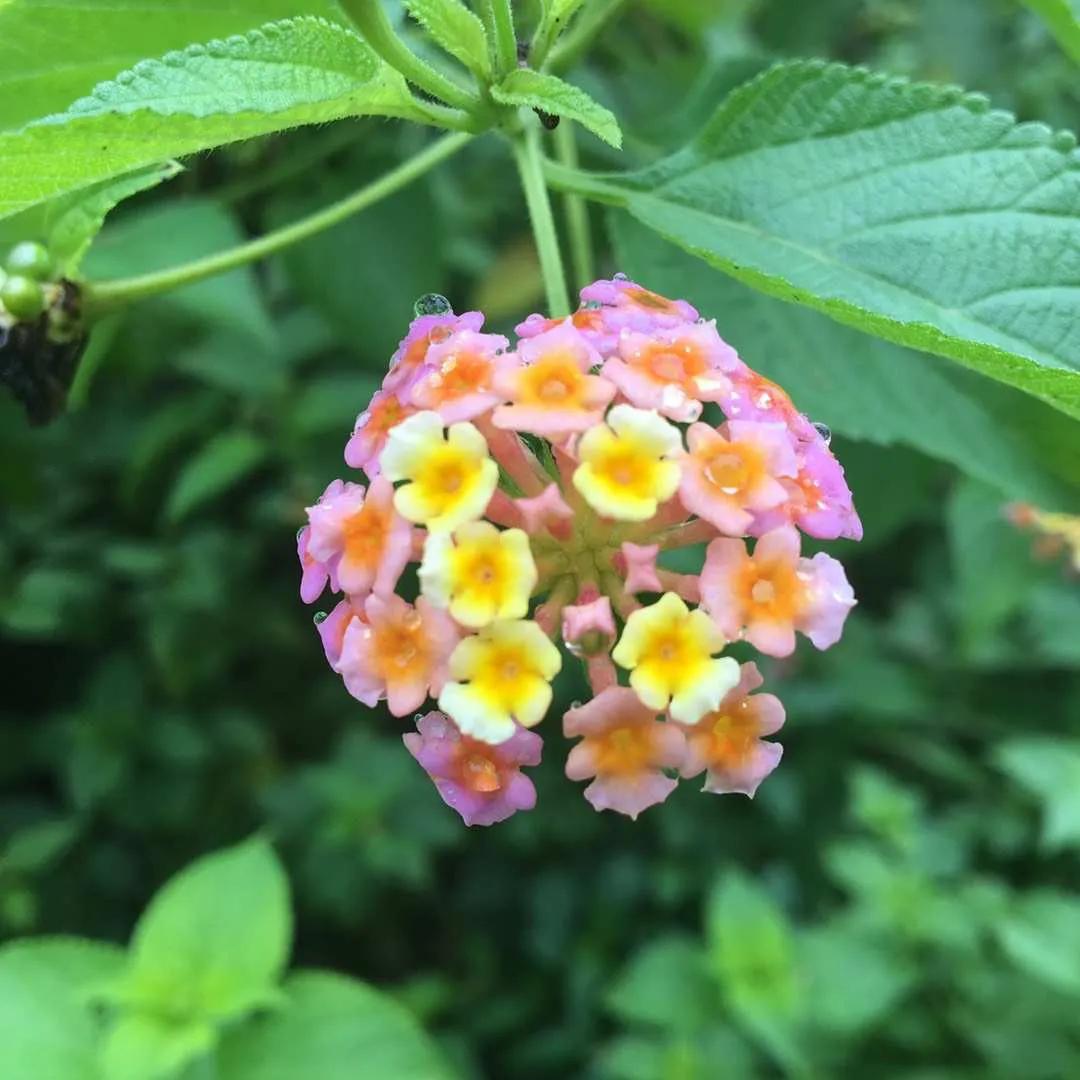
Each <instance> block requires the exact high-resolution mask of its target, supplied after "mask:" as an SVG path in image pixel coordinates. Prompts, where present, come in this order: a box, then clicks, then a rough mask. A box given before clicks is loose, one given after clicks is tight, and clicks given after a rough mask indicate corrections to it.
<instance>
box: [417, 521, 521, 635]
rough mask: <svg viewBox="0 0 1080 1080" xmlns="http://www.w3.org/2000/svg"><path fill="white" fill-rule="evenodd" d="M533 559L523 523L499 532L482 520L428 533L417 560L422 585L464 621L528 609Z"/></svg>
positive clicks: (483, 621) (516, 615) (481, 622)
mask: <svg viewBox="0 0 1080 1080" xmlns="http://www.w3.org/2000/svg"><path fill="white" fill-rule="evenodd" d="M536 580H537V573H536V563H535V562H533V557H532V552H531V551H530V550H529V538H528V536H526V535H525V533H524V532H522V530H521V529H507V530H506V531H505V532H499V530H498V529H496V528H495V526H494V525H490V524H488V522H486V521H471V522H468V523H467V524H465V525H462V526H460V528H458V529H456V530H455V531H454V534H453V539H451V536H450V534H449V533H431V534H429V535H428V538H427V542H426V543H425V545H424V558H423V561H422V562H421V563H420V586H421V588H422V589H423V592H424V595H425V596H426V597H427V598H428V599H429V600H430V601H431V602H432V603H433V604H436V605H438V606H439V607H444V608H446V607H448V608H449V609H450V614H451V615H452V616H453V617H454V618H455V619H456V620H457V621H458V622H459V623H461V625H462V626H469V627H472V628H476V627H479V626H486V625H487V624H488V623H489V622H493V621H494V620H495V619H521V618H524V617H525V616H526V615H527V614H528V613H529V596H530V595H531V593H532V591H533V587H534V586H535V585H536Z"/></svg>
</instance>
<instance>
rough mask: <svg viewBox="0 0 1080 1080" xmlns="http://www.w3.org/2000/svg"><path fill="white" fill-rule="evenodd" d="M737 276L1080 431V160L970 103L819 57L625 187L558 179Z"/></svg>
mask: <svg viewBox="0 0 1080 1080" xmlns="http://www.w3.org/2000/svg"><path fill="white" fill-rule="evenodd" d="M552 177H553V179H554V180H555V181H556V182H558V183H561V184H563V185H564V186H566V187H568V188H571V189H573V190H578V191H581V192H582V193H584V194H587V195H592V196H594V197H596V198H600V199H607V200H609V201H611V202H614V203H615V204H617V205H623V206H625V207H626V209H628V210H629V211H630V213H631V214H633V215H634V216H635V217H636V218H638V219H639V220H640V221H641V222H643V223H644V224H646V225H648V226H649V227H650V228H652V229H654V230H656V231H657V232H659V233H660V234H661V235H662V236H665V237H667V238H668V239H669V240H671V241H672V242H673V243H676V244H678V245H679V246H680V247H683V248H685V249H686V250H687V251H690V252H692V253H693V254H695V255H697V256H699V257H700V258H702V259H705V260H706V261H707V262H709V263H711V264H712V265H714V266H716V267H718V268H720V269H721V270H723V271H724V272H725V273H728V274H731V275H732V276H733V277H736V278H739V279H740V280H742V281H745V282H746V283H747V284H750V285H753V286H754V287H755V288H757V289H760V290H762V291H763V292H766V293H769V294H771V295H773V296H778V297H780V298H781V299H784V300H789V301H794V302H796V303H800V304H805V305H806V306H808V307H812V308H815V309H817V310H819V311H823V312H824V313H825V314H827V315H830V316H831V317H832V318H834V319H836V320H838V321H839V322H843V323H847V324H849V325H851V326H855V327H857V328H858V329H862V330H865V331H867V332H869V333H873V334H875V335H877V336H879V337H882V338H885V339H886V340H889V341H893V342H896V343H897V344H901V345H910V346H913V347H915V348H919V349H924V350H926V351H928V352H933V353H938V354H940V355H942V356H947V357H949V358H951V359H953V360H956V361H958V362H959V363H961V364H964V365H966V366H968V367H970V368H973V369H975V370H977V371H980V372H982V373H983V374H986V375H990V376H992V377H994V378H995V379H998V380H1000V381H1001V382H1004V383H1008V384H1009V385H1012V386H1016V387H1018V388H1019V389H1022V390H1024V391H1026V392H1027V393H1029V394H1034V395H1035V396H1037V397H1040V398H1042V399H1043V400H1045V401H1047V402H1049V403H1051V404H1052V405H1054V406H1055V407H1057V408H1059V409H1061V410H1063V411H1065V412H1068V413H1070V414H1071V415H1073V416H1080V320H1078V319H1077V318H1076V306H1077V302H1078V300H1080V151H1077V150H1076V149H1075V139H1074V138H1073V137H1072V136H1071V135H1068V134H1066V133H1061V134H1054V133H1053V132H1051V131H1050V130H1049V129H1048V128H1046V127H1043V126H1042V125H1039V124H1017V123H1016V121H1015V119H1014V118H1013V117H1012V116H1011V115H1009V114H1008V113H1004V112H997V111H991V110H989V108H988V107H987V104H986V102H985V100H984V99H982V98H979V97H977V96H973V95H964V94H963V93H962V92H961V91H959V90H957V89H954V88H949V87H938V86H928V85H916V84H912V83H909V82H907V81H905V80H903V79H892V78H887V77H885V76H881V75H874V74H871V73H869V72H867V71H865V70H862V69H854V68H848V67H845V66H843V65H840V64H823V63H820V62H817V61H798V62H793V63H788V64H782V65H780V66H778V67H774V68H772V69H771V70H769V71H768V72H766V73H765V74H764V75H762V76H760V77H759V78H757V79H754V80H753V81H751V82H750V83H747V84H746V85H745V86H743V87H741V88H740V89H738V90H736V91H735V92H734V93H733V94H732V95H731V96H730V97H729V98H728V99H727V101H726V102H725V103H724V104H723V105H722V106H721V107H720V108H719V110H718V111H717V113H716V115H715V116H714V117H713V120H712V121H711V122H710V123H709V124H708V126H707V127H706V128H705V130H704V131H703V132H702V134H701V135H700V136H699V137H698V138H697V140H695V142H694V143H692V144H691V145H690V146H689V147H688V148H686V149H685V150H683V151H680V152H679V153H677V154H675V155H673V156H672V157H670V158H668V159H666V160H664V161H662V162H660V163H658V164H657V165H655V166H652V167H651V168H648V169H646V170H644V171H642V172H639V173H635V174H632V175H629V176H623V177H613V178H606V179H602V180H593V179H590V178H588V177H583V176H582V175H581V174H579V173H576V172H573V171H571V170H560V169H553V170H552Z"/></svg>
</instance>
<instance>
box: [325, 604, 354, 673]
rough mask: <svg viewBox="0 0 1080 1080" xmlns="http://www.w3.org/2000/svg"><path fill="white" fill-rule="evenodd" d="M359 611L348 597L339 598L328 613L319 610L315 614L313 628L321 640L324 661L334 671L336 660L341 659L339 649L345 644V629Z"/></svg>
mask: <svg viewBox="0 0 1080 1080" xmlns="http://www.w3.org/2000/svg"><path fill="white" fill-rule="evenodd" d="M358 615H359V613H358V612H357V610H356V608H354V607H353V605H352V601H350V600H349V599H348V598H346V599H344V600H339V601H338V602H337V604H335V605H334V610H333V611H331V612H330V614H329V615H327V614H326V612H325V611H320V612H319V613H318V614H317V615H316V616H315V629H316V630H317V631H318V633H319V640H320V641H322V647H323V652H324V653H326V662H327V663H328V664H329V665H330V666H331V667H332V668H333V669H334V670H335V671H336V670H337V665H338V661H339V660H340V659H341V650H342V647H343V646H344V644H345V631H346V630H348V629H349V624H350V623H351V622H352V621H353V619H355V618H357V617H358Z"/></svg>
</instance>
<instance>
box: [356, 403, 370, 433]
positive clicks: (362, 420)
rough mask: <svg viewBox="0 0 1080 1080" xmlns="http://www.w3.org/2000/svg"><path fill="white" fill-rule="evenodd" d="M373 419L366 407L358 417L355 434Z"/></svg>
mask: <svg viewBox="0 0 1080 1080" xmlns="http://www.w3.org/2000/svg"><path fill="white" fill-rule="evenodd" d="M370 419H371V413H369V412H368V411H367V409H365V410H364V411H363V412H362V413H361V414H360V415H359V416H358V417H357V418H356V424H355V425H354V426H353V434H355V433H356V432H358V431H360V430H361V429H362V428H363V427H364V426H365V425H366V424H367V423H368V421H369V420H370Z"/></svg>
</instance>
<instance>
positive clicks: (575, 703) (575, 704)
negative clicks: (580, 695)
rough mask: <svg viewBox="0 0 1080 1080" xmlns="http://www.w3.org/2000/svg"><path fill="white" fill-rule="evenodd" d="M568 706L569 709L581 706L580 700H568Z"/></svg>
mask: <svg viewBox="0 0 1080 1080" xmlns="http://www.w3.org/2000/svg"><path fill="white" fill-rule="evenodd" d="M570 708H571V709H580V708H581V702H580V701H571V702H570Z"/></svg>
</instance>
